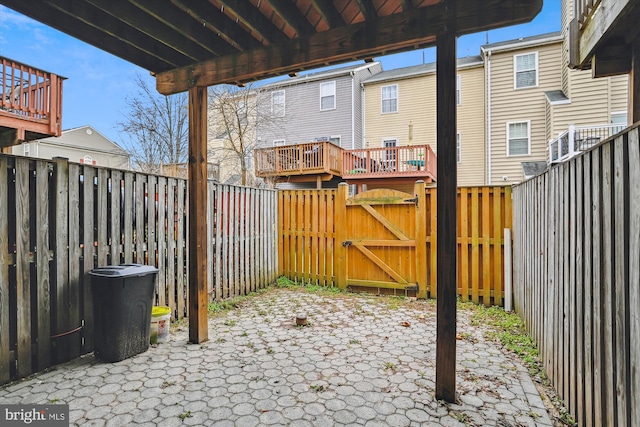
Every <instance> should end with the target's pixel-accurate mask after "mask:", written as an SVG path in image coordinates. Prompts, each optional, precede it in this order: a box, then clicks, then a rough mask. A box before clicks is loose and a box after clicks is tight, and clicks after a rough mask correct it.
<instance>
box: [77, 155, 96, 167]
mask: <svg viewBox="0 0 640 427" xmlns="http://www.w3.org/2000/svg"><path fill="white" fill-rule="evenodd" d="M80 164H83V165H94V166H95V165H96V164H97V162H96V161H95V160H93V158H92V157H91V156H84V157H83V158H81V159H80Z"/></svg>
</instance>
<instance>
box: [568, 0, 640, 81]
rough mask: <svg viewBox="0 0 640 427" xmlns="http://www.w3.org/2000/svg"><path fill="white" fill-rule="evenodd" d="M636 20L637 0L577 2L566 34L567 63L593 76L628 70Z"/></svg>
mask: <svg viewBox="0 0 640 427" xmlns="http://www.w3.org/2000/svg"><path fill="white" fill-rule="evenodd" d="M638 19H640V2H638V1H637V0H577V1H576V2H575V14H574V19H573V21H572V22H571V25H570V31H569V62H570V65H571V66H572V67H574V68H580V69H588V68H592V69H593V73H594V77H604V76H611V75H617V74H626V73H629V72H630V71H631V58H632V49H631V43H630V41H631V40H632V38H633V34H635V33H636V30H635V29H636V27H637V23H638Z"/></svg>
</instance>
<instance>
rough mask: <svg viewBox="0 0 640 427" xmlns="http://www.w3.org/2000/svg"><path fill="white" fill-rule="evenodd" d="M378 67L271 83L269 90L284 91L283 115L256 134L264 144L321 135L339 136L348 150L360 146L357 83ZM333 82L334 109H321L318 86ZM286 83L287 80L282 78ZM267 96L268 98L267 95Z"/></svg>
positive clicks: (360, 119)
mask: <svg viewBox="0 0 640 427" xmlns="http://www.w3.org/2000/svg"><path fill="white" fill-rule="evenodd" d="M380 70H381V67H380V65H379V64H374V66H372V67H370V68H366V69H363V70H359V71H356V72H355V73H354V76H352V75H351V73H349V72H346V73H344V74H341V75H333V76H332V75H328V76H327V77H326V78H322V79H313V80H311V81H304V80H302V81H299V82H296V83H291V84H287V83H284V84H281V85H280V86H275V85H274V86H273V87H270V88H269V91H270V92H272V91H276V90H284V91H285V117H284V120H281V122H282V124H281V125H280V126H278V127H277V128H272V129H260V130H259V132H258V134H259V135H258V137H259V138H260V140H261V141H262V145H263V146H269V145H272V142H273V140H275V139H284V140H285V141H286V144H287V145H291V144H301V143H305V142H309V141H313V140H314V139H316V138H321V137H328V138H329V137H333V136H339V137H340V146H341V147H342V148H344V149H347V150H349V149H351V148H353V147H354V146H355V147H360V146H361V145H362V99H361V96H360V95H361V93H360V89H359V88H360V82H361V81H362V80H363V79H364V78H367V77H370V76H371V75H372V74H375V73H377V72H379V71H380ZM332 81H335V83H336V108H335V109H333V110H324V111H321V110H320V85H321V84H322V83H327V82H332ZM285 82H286V81H285ZM266 99H269V102H270V99H271V97H270V96H268V97H266Z"/></svg>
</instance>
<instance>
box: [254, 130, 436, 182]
mask: <svg viewBox="0 0 640 427" xmlns="http://www.w3.org/2000/svg"><path fill="white" fill-rule="evenodd" d="M255 165H256V166H255V167H256V169H255V171H256V176H257V177H261V178H275V179H276V181H278V182H283V181H287V182H316V181H329V180H331V179H333V178H335V177H341V178H342V179H344V180H345V181H346V182H347V183H348V184H356V185H361V184H366V183H371V182H373V181H377V180H380V179H384V180H385V182H386V183H391V182H393V183H411V184H413V183H414V182H415V181H416V180H419V179H421V180H423V181H425V182H427V183H429V182H434V181H435V180H436V155H435V153H434V152H433V150H432V149H431V147H430V146H429V145H414V146H411V147H388V148H363V149H358V150H343V149H342V148H340V147H338V146H336V145H334V144H332V143H331V142H329V141H322V142H308V143H304V144H295V145H286V146H282V147H271V148H261V149H258V150H256V152H255Z"/></svg>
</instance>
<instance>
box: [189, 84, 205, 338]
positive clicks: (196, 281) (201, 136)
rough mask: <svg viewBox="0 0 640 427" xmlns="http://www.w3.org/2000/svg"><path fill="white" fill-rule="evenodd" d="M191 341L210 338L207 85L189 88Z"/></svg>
mask: <svg viewBox="0 0 640 427" xmlns="http://www.w3.org/2000/svg"><path fill="white" fill-rule="evenodd" d="M188 177H189V313H188V314H189V341H190V342H192V343H201V342H203V341H207V340H208V339H209V334H208V324H207V289H208V283H207V227H208V225H209V224H207V221H206V218H207V88H206V87H194V88H191V89H189V170H188Z"/></svg>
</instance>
